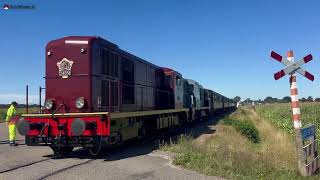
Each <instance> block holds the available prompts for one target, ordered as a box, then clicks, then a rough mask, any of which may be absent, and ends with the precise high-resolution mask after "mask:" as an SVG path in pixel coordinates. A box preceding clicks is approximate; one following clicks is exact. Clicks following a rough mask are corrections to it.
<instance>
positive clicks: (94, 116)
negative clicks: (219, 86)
mask: <svg viewBox="0 0 320 180" xmlns="http://www.w3.org/2000/svg"><path fill="white" fill-rule="evenodd" d="M45 81H46V101H45V104H44V108H45V112H44V113H41V114H24V115H23V119H21V120H20V122H19V124H18V132H19V133H20V134H22V135H25V136H26V144H27V145H30V146H50V147H51V148H52V149H53V151H54V152H55V153H68V152H70V151H72V149H73V147H89V148H90V151H91V153H92V154H97V153H98V152H99V151H100V149H101V147H102V146H113V145H117V144H121V143H122V142H124V141H126V140H129V139H134V138H143V137H145V136H147V135H152V134H154V133H156V132H159V131H163V130H166V129H168V128H174V127H179V126H181V125H182V124H185V123H189V122H191V121H194V120H197V119H201V118H203V117H206V116H208V115H210V114H212V113H214V112H216V111H221V110H225V109H230V108H233V107H234V103H233V101H231V100H229V99H228V98H226V97H224V96H222V95H220V94H218V93H215V92H213V91H211V90H208V89H204V88H202V86H201V85H199V83H197V82H195V81H192V80H186V79H184V78H183V77H182V75H181V74H180V73H178V72H176V71H174V70H172V69H170V68H162V67H158V66H156V65H154V64H152V63H150V62H148V61H146V60H143V59H141V58H139V57H137V56H134V55H132V54H130V53H128V52H126V51H123V50H121V49H120V48H119V47H118V46H117V45H115V44H113V43H111V42H109V41H107V40H104V39H102V38H100V37H93V36H92V37H91V36H81V37H80V36H70V37H65V38H61V39H57V40H53V41H51V42H49V43H48V45H47V47H46V76H45Z"/></svg>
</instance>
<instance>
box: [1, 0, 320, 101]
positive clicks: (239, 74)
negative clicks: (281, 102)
mask: <svg viewBox="0 0 320 180" xmlns="http://www.w3.org/2000/svg"><path fill="white" fill-rule="evenodd" d="M4 4H10V5H34V6H35V7H36V8H35V9H33V10H13V9H11V10H10V9H9V10H4V9H3V8H2V7H3V5H4ZM0 5H1V9H0V23H1V25H0V60H1V65H0V104H2V103H9V102H11V101H12V100H17V101H18V102H20V103H22V102H24V94H25V86H26V85H29V88H30V89H29V93H30V94H31V97H30V101H31V103H37V102H38V89H39V86H44V85H45V80H44V78H43V77H44V76H45V46H46V44H47V43H48V42H49V41H51V40H53V39H58V38H61V37H64V36H70V35H83V36H86V35H95V36H100V37H103V38H105V39H107V40H109V41H111V42H113V43H115V44H117V45H118V46H119V47H120V48H121V49H123V50H126V51H128V52H130V53H132V54H134V55H136V56H139V57H141V58H143V59H145V60H148V61H150V62H152V63H153V64H156V65H158V66H166V67H170V68H172V69H175V70H176V71H178V72H180V73H181V74H182V75H183V77H185V78H190V79H194V80H196V81H198V82H199V83H200V84H202V85H203V86H204V87H206V88H208V89H213V90H214V91H216V92H219V93H220V94H223V95H225V96H227V97H230V98H233V97H235V96H240V97H241V98H242V99H245V98H251V99H264V98H265V97H266V96H273V97H278V98H282V97H283V96H288V95H290V90H289V80H288V77H287V76H286V77H283V78H282V79H280V80H278V81H275V80H274V79H273V74H274V73H276V72H278V71H279V70H281V69H283V68H284V66H283V65H282V64H280V63H279V62H277V61H275V60H272V59H271V58H270V52H271V51H272V50H273V51H276V52H278V53H279V54H281V55H286V52H287V51H288V50H293V51H294V55H295V59H296V60H299V59H301V58H302V57H304V56H305V55H307V54H309V53H311V54H312V55H313V57H314V60H313V61H311V62H309V63H308V64H305V65H304V66H303V67H304V69H306V70H308V71H309V72H311V73H312V74H314V76H315V81H314V82H311V81H309V80H307V79H306V78H304V77H303V76H300V75H298V78H297V81H298V91H299V95H300V97H307V96H313V97H320V93H319V92H320V91H319V90H320V76H319V75H320V71H319V70H320V62H319V60H320V20H319V19H320V11H319V8H320V1H318V0H308V1H301V0H299V1H298V0H283V1H281V2H280V1H278V0H242V1H239V0H201V1H196V0H127V1H124V0H105V1H102V0H101V1H94V0H91V1H76V0H70V1H59V0H55V1H40V0H22V1H14V0H0Z"/></svg>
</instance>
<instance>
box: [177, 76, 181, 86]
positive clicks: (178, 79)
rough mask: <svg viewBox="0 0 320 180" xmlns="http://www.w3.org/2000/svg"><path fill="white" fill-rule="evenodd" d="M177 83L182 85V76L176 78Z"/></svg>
mask: <svg viewBox="0 0 320 180" xmlns="http://www.w3.org/2000/svg"><path fill="white" fill-rule="evenodd" d="M176 85H177V86H180V85H181V78H180V77H177V79H176Z"/></svg>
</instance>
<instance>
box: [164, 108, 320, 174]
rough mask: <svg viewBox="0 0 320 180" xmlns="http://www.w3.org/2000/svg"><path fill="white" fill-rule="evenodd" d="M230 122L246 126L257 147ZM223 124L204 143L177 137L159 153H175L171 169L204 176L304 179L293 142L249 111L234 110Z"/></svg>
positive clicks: (242, 109)
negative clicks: (256, 139) (256, 136)
mask: <svg viewBox="0 0 320 180" xmlns="http://www.w3.org/2000/svg"><path fill="white" fill-rule="evenodd" d="M230 119H232V120H233V121H237V122H236V123H239V122H246V121H248V122H250V124H251V125H249V126H250V127H251V126H254V127H255V128H256V130H257V131H258V132H259V133H258V134H259V137H260V143H253V142H252V141H251V140H250V139H248V138H247V137H246V136H244V135H242V133H241V131H239V130H237V127H236V126H234V125H231V126H230V125H227V124H228V121H230ZM224 120H226V121H227V123H219V124H218V125H217V126H216V132H215V133H214V134H212V135H211V136H210V137H209V138H207V139H206V140H205V142H204V143H199V142H198V141H199V138H201V137H198V138H195V139H194V138H191V136H181V137H180V138H179V141H178V143H177V144H173V145H163V146H162V147H161V150H163V151H171V152H175V153H176V157H175V159H174V161H173V163H174V164H175V165H179V166H182V167H185V168H188V169H192V170H195V171H198V172H200V173H203V174H207V175H214V176H220V177H225V178H230V179H305V178H303V177H302V176H300V175H299V173H298V170H297V167H296V165H297V164H296V158H295V150H294V142H293V139H292V138H291V136H289V135H288V134H287V133H285V132H283V131H281V130H280V129H278V128H275V127H274V126H273V125H272V124H271V123H269V121H266V120H264V119H262V118H260V117H259V116H258V115H257V114H256V113H255V112H254V111H252V110H251V109H245V108H241V109H238V110H237V111H236V112H235V113H233V114H231V115H230V116H229V117H227V118H225V119H224ZM222 121H223V120H222ZM238 121H239V122H238ZM308 179H319V176H315V177H311V178H308Z"/></svg>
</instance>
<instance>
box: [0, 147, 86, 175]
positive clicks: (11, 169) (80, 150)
mask: <svg viewBox="0 0 320 180" xmlns="http://www.w3.org/2000/svg"><path fill="white" fill-rule="evenodd" d="M85 150H86V149H84V148H82V149H77V150H75V151H73V152H72V153H70V154H67V155H56V156H52V157H48V158H45V159H41V160H38V161H33V162H30V163H26V164H23V165H18V166H15V167H13V168H10V169H6V170H2V171H0V174H3V173H8V172H12V171H15V170H18V169H21V168H25V167H28V166H32V165H35V164H39V163H42V162H46V161H49V160H52V159H62V158H65V157H72V156H75V155H77V154H78V153H81V152H83V151H85Z"/></svg>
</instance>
